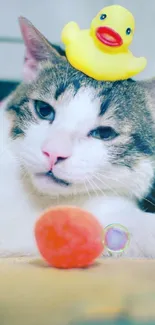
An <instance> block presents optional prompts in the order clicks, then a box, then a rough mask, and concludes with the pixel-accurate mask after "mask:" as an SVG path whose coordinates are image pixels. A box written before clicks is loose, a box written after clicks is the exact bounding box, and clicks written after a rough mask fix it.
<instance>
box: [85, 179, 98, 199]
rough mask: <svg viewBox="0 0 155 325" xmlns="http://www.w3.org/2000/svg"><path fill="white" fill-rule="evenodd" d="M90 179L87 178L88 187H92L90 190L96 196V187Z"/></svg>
mask: <svg viewBox="0 0 155 325" xmlns="http://www.w3.org/2000/svg"><path fill="white" fill-rule="evenodd" d="M91 181H92V180H90V178H87V182H88V183H89V185H90V187H91V188H92V191H93V192H94V193H95V194H96V196H98V192H97V191H96V189H95V188H94V186H93V184H92V182H91Z"/></svg>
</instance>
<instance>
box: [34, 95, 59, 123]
mask: <svg viewBox="0 0 155 325" xmlns="http://www.w3.org/2000/svg"><path fill="white" fill-rule="evenodd" d="M34 105H35V110H36V113H37V114H38V116H39V117H40V118H42V119H44V120H49V121H54V118H55V111H54V109H53V107H52V106H51V105H49V104H47V103H45V102H42V101H40V100H35V102H34Z"/></svg>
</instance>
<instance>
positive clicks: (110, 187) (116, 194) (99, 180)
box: [93, 174, 119, 196]
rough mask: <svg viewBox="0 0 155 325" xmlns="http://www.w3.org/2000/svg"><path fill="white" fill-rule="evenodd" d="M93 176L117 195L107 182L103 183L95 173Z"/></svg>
mask: <svg viewBox="0 0 155 325" xmlns="http://www.w3.org/2000/svg"><path fill="white" fill-rule="evenodd" d="M93 177H95V178H96V179H97V180H98V181H99V182H101V183H102V184H103V185H104V186H105V187H107V188H109V190H110V191H112V192H113V193H114V194H115V195H116V196H118V195H119V194H118V193H117V192H116V191H115V190H114V189H113V188H112V187H111V186H109V185H108V184H107V183H105V182H104V181H103V180H101V179H100V178H99V177H98V176H96V174H94V175H93Z"/></svg>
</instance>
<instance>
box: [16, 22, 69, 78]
mask: <svg viewBox="0 0 155 325" xmlns="http://www.w3.org/2000/svg"><path fill="white" fill-rule="evenodd" d="M19 25H20V29H21V33H22V36H23V40H24V43H25V46H26V53H25V62H24V73H23V75H24V76H23V77H24V81H26V82H29V81H32V80H34V79H35V77H36V75H37V72H38V69H39V65H40V63H41V62H42V61H46V60H50V61H52V62H53V64H57V63H58V62H60V60H63V59H64V58H63V57H62V56H60V55H59V53H58V52H57V51H56V50H55V49H54V48H53V47H52V46H51V44H50V43H49V42H48V40H47V39H46V38H45V37H44V36H43V35H42V34H41V33H40V32H39V31H38V30H37V28H35V27H34V26H33V25H32V24H31V22H30V21H29V20H27V19H26V18H24V17H20V18H19Z"/></svg>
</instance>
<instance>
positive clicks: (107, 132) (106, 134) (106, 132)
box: [89, 126, 118, 141]
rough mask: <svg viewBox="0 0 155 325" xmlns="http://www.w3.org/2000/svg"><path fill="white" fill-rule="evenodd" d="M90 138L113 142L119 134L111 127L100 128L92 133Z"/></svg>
mask: <svg viewBox="0 0 155 325" xmlns="http://www.w3.org/2000/svg"><path fill="white" fill-rule="evenodd" d="M89 136H91V137H93V138H96V139H100V140H105V141H108V140H112V139H114V138H116V137H117V136H118V133H117V132H116V131H115V130H114V129H113V128H111V127H110V126H99V127H98V128H96V129H94V130H92V131H90V133H89Z"/></svg>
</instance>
